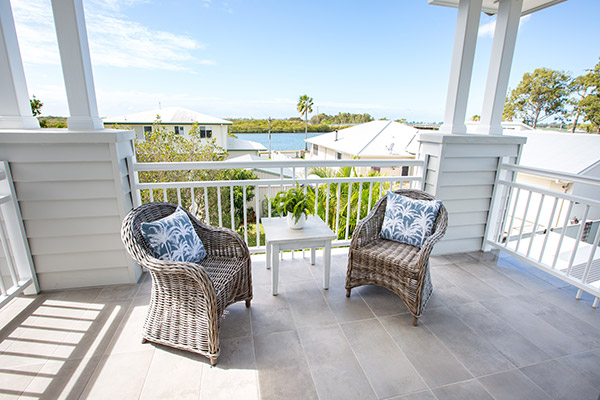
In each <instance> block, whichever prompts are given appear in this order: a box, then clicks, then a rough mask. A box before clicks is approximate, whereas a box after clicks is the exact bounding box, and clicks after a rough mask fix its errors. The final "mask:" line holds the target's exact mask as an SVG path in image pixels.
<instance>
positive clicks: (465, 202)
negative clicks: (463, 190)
mask: <svg viewBox="0 0 600 400" xmlns="http://www.w3.org/2000/svg"><path fill="white" fill-rule="evenodd" d="M443 203H444V207H446V209H447V210H448V212H449V213H450V214H453V213H460V212H473V211H487V210H488V209H489V207H490V199H485V198H484V199H457V200H444V201H443Z"/></svg>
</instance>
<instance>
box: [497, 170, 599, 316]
mask: <svg viewBox="0 0 600 400" xmlns="http://www.w3.org/2000/svg"><path fill="white" fill-rule="evenodd" d="M501 172H502V173H503V175H504V177H502V178H501V179H498V181H497V185H496V189H495V201H496V202H497V204H498V206H497V208H496V210H497V211H496V213H497V215H500V219H499V221H498V223H497V224H495V225H496V229H495V230H494V233H493V234H492V235H490V236H488V238H487V240H486V243H487V244H488V245H491V246H493V247H496V248H498V249H501V250H503V251H506V252H507V253H509V254H511V255H513V256H515V257H517V258H519V259H521V260H524V261H526V262H528V263H530V264H532V265H534V266H536V267H538V268H540V269H542V270H544V271H546V272H548V273H550V274H552V275H554V276H556V277H558V278H560V279H562V280H564V281H566V282H568V283H570V284H572V285H574V286H576V287H577V288H578V289H579V290H578V292H577V298H580V297H581V294H582V291H586V292H588V293H590V294H592V295H593V296H595V297H596V298H595V300H594V303H593V306H594V307H597V306H598V302H599V297H600V250H599V248H598V243H599V241H600V229H599V226H600V217H599V216H600V201H599V200H598V198H600V197H598V196H594V198H588V197H583V196H581V195H577V194H576V193H577V192H582V193H600V179H596V178H588V177H583V176H580V175H574V174H566V173H560V172H555V171H549V170H543V169H537V168H529V167H521V166H517V165H514V164H503V165H502V166H501ZM499 176H501V174H499ZM528 177H529V178H531V177H534V178H537V179H539V178H540V177H542V178H550V180H547V181H549V182H550V183H552V182H560V186H559V187H563V188H565V190H566V191H570V192H571V193H562V192H558V191H556V190H551V189H547V188H543V187H540V186H538V185H531V184H527V183H523V182H526V181H527V180H528ZM580 188H581V189H582V190H577V189H580ZM490 214H492V213H490ZM490 221H491V219H490ZM489 225H490V226H489V227H488V229H491V226H493V225H494V223H493V222H489Z"/></svg>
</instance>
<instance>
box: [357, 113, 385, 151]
mask: <svg viewBox="0 0 600 400" xmlns="http://www.w3.org/2000/svg"><path fill="white" fill-rule="evenodd" d="M392 122H393V121H388V123H387V124H385V126H384V127H383V128H381V130H380V131H379V132H377V134H376V135H373V137H372V138H371V140H369V141H368V142H367V144H366V145H364V147H363V148H362V149H360V150H359V151H358V152H357V153H356V155H357V156H358V155H360V153H362V152H363V151H364V150H365V149H366V148H367V147H369V145H370V144H371V143H373V141H374V140H375V139H376V138H377V136H379V135H380V134H381V132H383V131H384V130H385V128H387V127H388V126H390V124H391V123H392Z"/></svg>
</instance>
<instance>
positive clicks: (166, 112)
mask: <svg viewBox="0 0 600 400" xmlns="http://www.w3.org/2000/svg"><path fill="white" fill-rule="evenodd" d="M157 115H160V119H161V121H162V123H163V124H182V125H185V124H193V123H194V122H197V123H198V124H205V125H232V124H233V122H231V121H227V120H224V119H221V118H217V117H211V116H210V115H206V114H202V113H199V112H196V111H192V110H188V109H186V108H181V107H165V108H161V109H156V110H148V111H142V112H138V113H133V114H127V115H119V116H116V117H107V118H103V119H102V122H104V123H105V124H152V123H153V122H154V121H155V120H156V116H157Z"/></svg>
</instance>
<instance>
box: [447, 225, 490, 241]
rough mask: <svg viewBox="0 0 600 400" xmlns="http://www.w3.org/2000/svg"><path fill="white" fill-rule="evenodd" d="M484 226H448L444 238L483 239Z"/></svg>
mask: <svg viewBox="0 0 600 400" xmlns="http://www.w3.org/2000/svg"><path fill="white" fill-rule="evenodd" d="M484 232H485V225H459V226H451V225H448V229H447V230H446V234H445V235H444V238H445V239H447V240H455V239H470V238H479V237H483V234H484Z"/></svg>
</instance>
